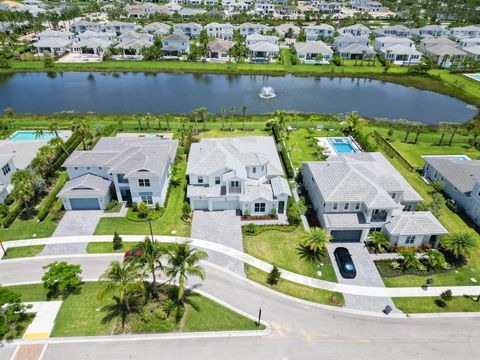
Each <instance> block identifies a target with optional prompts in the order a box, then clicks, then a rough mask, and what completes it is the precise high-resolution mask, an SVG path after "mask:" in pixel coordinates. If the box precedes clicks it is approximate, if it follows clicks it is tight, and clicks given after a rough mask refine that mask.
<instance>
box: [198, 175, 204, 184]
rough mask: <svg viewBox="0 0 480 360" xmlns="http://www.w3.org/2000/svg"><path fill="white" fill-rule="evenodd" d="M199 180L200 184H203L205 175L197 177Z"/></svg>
mask: <svg viewBox="0 0 480 360" xmlns="http://www.w3.org/2000/svg"><path fill="white" fill-rule="evenodd" d="M197 181H198V183H199V184H203V176H199V177H198V178H197Z"/></svg>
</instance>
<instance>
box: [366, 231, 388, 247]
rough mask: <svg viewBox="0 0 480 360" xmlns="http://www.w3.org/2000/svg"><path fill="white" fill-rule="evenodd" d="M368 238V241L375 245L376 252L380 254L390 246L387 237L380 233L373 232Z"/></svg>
mask: <svg viewBox="0 0 480 360" xmlns="http://www.w3.org/2000/svg"><path fill="white" fill-rule="evenodd" d="M369 238H370V241H371V242H372V243H373V244H374V245H375V250H376V251H380V252H381V251H382V250H383V249H386V248H387V246H388V245H389V244H390V241H389V240H388V238H387V236H386V235H385V234H384V233H383V232H380V231H374V232H373V233H371V234H370V236H369Z"/></svg>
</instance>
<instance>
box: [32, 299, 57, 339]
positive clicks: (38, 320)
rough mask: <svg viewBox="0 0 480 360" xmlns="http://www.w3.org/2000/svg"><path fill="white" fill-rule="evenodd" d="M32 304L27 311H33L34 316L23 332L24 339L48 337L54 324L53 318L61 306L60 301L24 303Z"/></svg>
mask: <svg viewBox="0 0 480 360" xmlns="http://www.w3.org/2000/svg"><path fill="white" fill-rule="evenodd" d="M26 304H27V305H32V308H31V309H28V310H27V313H35V318H34V319H33V320H32V322H31V323H30V325H29V326H28V328H27V330H25V334H24V335H23V338H24V339H43V338H48V337H49V336H50V333H51V332H52V330H53V326H54V325H55V318H56V317H57V314H58V311H59V310H60V307H61V306H62V301H41V302H31V303H26Z"/></svg>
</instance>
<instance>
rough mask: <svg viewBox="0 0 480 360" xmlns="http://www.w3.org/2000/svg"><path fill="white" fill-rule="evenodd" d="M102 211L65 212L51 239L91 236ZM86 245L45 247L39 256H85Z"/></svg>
mask: <svg viewBox="0 0 480 360" xmlns="http://www.w3.org/2000/svg"><path fill="white" fill-rule="evenodd" d="M102 214H103V210H81V211H80V210H78V211H67V212H66V213H65V215H64V216H63V218H62V220H60V223H59V224H58V226H57V229H56V230H55V232H54V233H53V235H52V237H60V236H75V235H93V233H94V232H95V228H96V227H97V224H98V221H99V220H100V218H101V217H102ZM86 245H87V243H79V244H54V245H46V246H45V248H44V249H43V251H42V252H41V253H40V254H39V255H42V256H43V255H62V254H85V253H86V249H85V248H86Z"/></svg>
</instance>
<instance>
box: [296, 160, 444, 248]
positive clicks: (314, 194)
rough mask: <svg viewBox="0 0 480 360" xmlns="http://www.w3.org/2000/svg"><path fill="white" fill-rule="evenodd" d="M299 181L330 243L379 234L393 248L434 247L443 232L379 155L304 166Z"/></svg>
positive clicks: (416, 194)
mask: <svg viewBox="0 0 480 360" xmlns="http://www.w3.org/2000/svg"><path fill="white" fill-rule="evenodd" d="M302 176H303V183H304V186H305V188H306V189H307V191H308V194H309V197H310V200H311V202H312V205H313V208H314V209H315V212H316V214H317V217H318V220H319V221H320V224H321V226H322V227H323V228H325V229H326V230H327V231H329V232H330V234H331V235H332V236H333V241H334V242H361V241H365V239H366V238H367V236H368V234H369V233H371V232H373V231H382V232H384V233H385V234H386V235H387V236H388V237H389V239H390V245H392V246H408V247H413V246H421V245H423V244H426V243H431V244H432V245H433V246H437V245H438V243H439V240H440V238H441V236H443V235H445V234H447V230H446V229H445V228H444V227H443V226H442V224H441V223H440V222H439V221H438V220H437V219H436V218H435V217H434V216H433V215H432V214H431V213H430V212H426V211H418V212H417V211H414V210H415V208H416V206H417V204H418V203H419V202H421V201H422V200H423V199H422V198H421V197H420V195H419V194H418V193H417V192H416V191H415V190H414V189H413V188H412V187H411V185H410V184H409V183H408V182H407V181H406V180H405V179H404V178H403V177H402V176H401V175H400V173H399V172H398V171H397V170H396V169H395V168H394V167H393V166H392V165H391V164H390V163H389V162H388V160H387V159H386V158H385V157H384V156H383V155H382V154H381V153H346V154H342V155H337V156H330V157H329V158H328V160H327V161H325V162H307V163H304V164H303V166H302Z"/></svg>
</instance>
